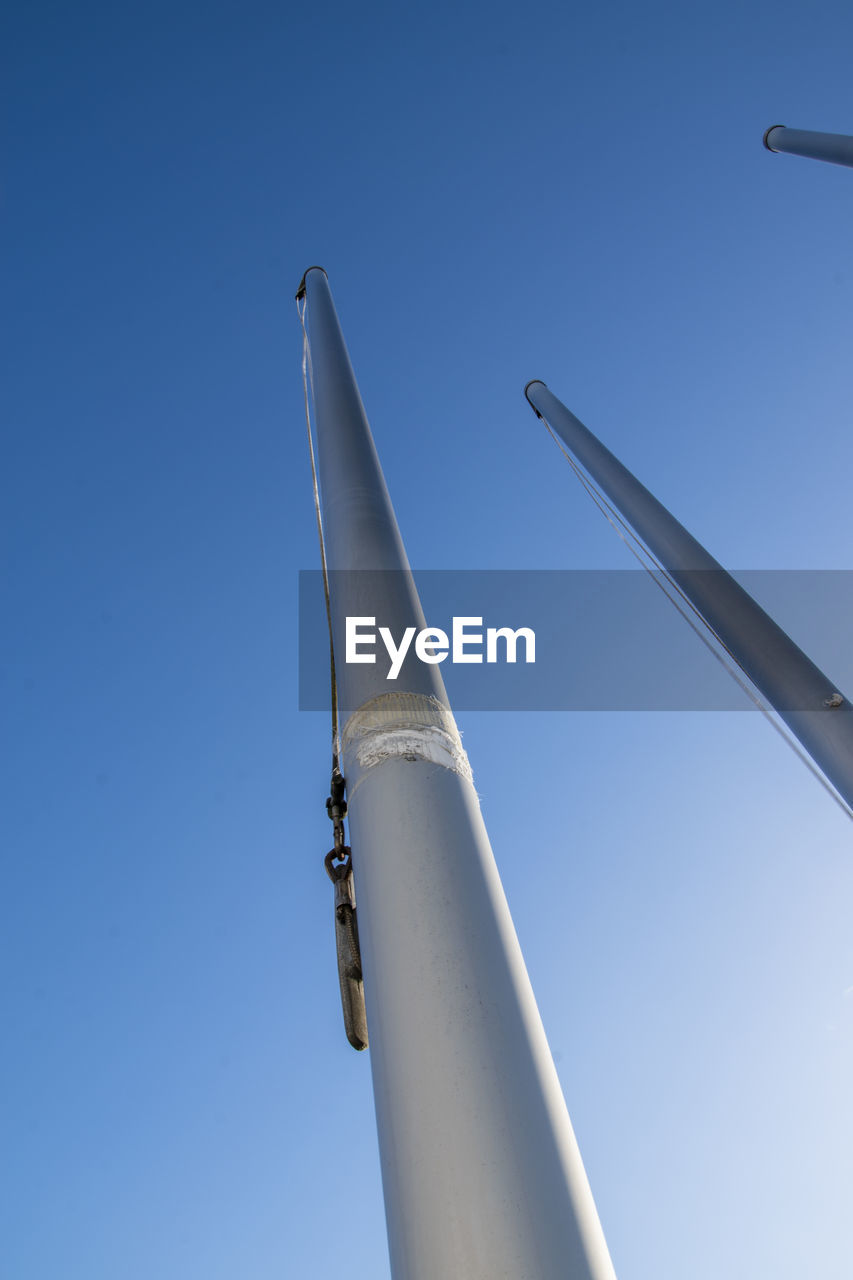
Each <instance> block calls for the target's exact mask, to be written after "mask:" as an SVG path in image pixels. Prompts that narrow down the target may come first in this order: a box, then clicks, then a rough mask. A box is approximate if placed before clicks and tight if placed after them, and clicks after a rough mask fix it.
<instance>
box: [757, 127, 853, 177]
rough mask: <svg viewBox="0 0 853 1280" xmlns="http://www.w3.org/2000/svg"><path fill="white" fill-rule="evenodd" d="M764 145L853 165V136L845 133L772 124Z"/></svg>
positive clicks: (816, 158)
mask: <svg viewBox="0 0 853 1280" xmlns="http://www.w3.org/2000/svg"><path fill="white" fill-rule="evenodd" d="M764 145H765V147H766V148H767V150H768V151H788V152H790V154H791V155H794V156H808V157H809V158H810V159H811V160H828V161H829V163H830V164H844V165H847V166H848V167H853V138H851V137H848V135H847V134H845V133H813V132H812V131H811V130H809V129H786V128H785V126H784V125H783V124H772V125H771V126H770V128H769V129H768V130H767V132H766V133H765V135H764Z"/></svg>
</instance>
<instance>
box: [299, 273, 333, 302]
mask: <svg viewBox="0 0 853 1280" xmlns="http://www.w3.org/2000/svg"><path fill="white" fill-rule="evenodd" d="M309 271H322V273H323V275H324V276H325V277H326V279H327V280H328V278H329V273H328V271H327V270H326V268H325V267H309V268H308V270H307V271H306V272H305V274H304V275H303V277H302V279H301V280H300V281H299V288H298V289H297V290H296V301H297V302H299V300H300V299H301V298H304V297H305V280H306V278H307V276H308V272H309Z"/></svg>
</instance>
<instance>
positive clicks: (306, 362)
mask: <svg viewBox="0 0 853 1280" xmlns="http://www.w3.org/2000/svg"><path fill="white" fill-rule="evenodd" d="M307 306H308V295H307V293H306V294H304V295H303V298H302V306H301V307H300V306H299V299H298V298H297V301H296V311H297V314H298V316H299V322H300V324H301V325H302V387H303V390H304V392H305V425H306V427H307V429H308V453H309V455H310V458H311V483H312V484H313V487H314V514H315V516H316V517H317V536H318V538H319V540H320V563H321V564H322V566H323V594H324V596H325V599H326V622H327V624H328V627H329V679H330V682H331V690H332V769H333V771H334V770H335V769H337V768H338V767H339V760H340V752H341V741H340V735H339V733H338V681H337V677H336V675H335V642H334V640H333V638H332V602H331V596H330V593H329V566H328V561H327V560H326V538H325V535H324V533H323V515H322V511H321V509H320V486H319V484H318V482H317V462H316V459H315V456H314V432H313V430H312V428H311V408H310V397H309V394H308V375H309V370H310V372H311V389H312V391H313V389H314V373H313V369H311V347H310V344H309V342H308V330H307V328H306V327H305V309H306V307H307Z"/></svg>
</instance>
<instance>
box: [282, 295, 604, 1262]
mask: <svg viewBox="0 0 853 1280" xmlns="http://www.w3.org/2000/svg"><path fill="white" fill-rule="evenodd" d="M306 289H307V296H308V305H307V312H306V319H307V323H308V330H309V337H310V348H311V362H312V378H313V387H314V399H315V409H316V421H317V434H318V438H319V458H320V484H321V491H322V499H323V517H324V522H325V530H326V546H327V551H328V556H329V563H330V569H331V571H332V609H333V628H334V633H335V636H336V638H338V643H339V646H340V645H341V644H342V640H341V639H340V637H341V636H342V635H343V630H344V621H343V620H344V617H345V615H346V612H347V609H350V610H351V608H352V605H353V602H354V598H355V603H356V604H357V606H358V610H357V611H358V612H359V613H364V614H370V615H374V614H376V615H379V614H380V613H382V614H384V615H385V616H388V612H389V610H390V611H391V613H392V614H393V615H394V616H395V618H396V619H397V621H398V623H399V624H400V625H402V624H405V623H408V624H409V625H417V624H418V623H419V620H420V618H421V616H422V615H421V610H420V605H419V603H418V599H417V593H416V591H415V588H414V583H413V582H412V579H411V575H410V573H409V570H408V564H407V561H406V557H405V552H404V550H403V545H402V542H401V539H400V535H399V532H398V529H397V524H396V521H395V519H394V513H393V510H392V508H391V503H390V499H389V497H388V492H387V489H386V487H385V483H384V480H383V477H382V473H381V470H380V466H379V461H378V458H377V456H376V450H375V448H374V445H373V440H372V438H371V435H370V429H369V427H368V424H367V419H366V417H365V414H364V408H363V406H362V403H361V398H360V396H359V394H358V389H357V387H356V383H355V378H354V376H353V373H352V368H351V366H350V362H349V358H348V356H347V352H346V348H345V346H344V342H343V338H342V336H341V332H340V328H339V326H338V322H337V317H336V315H335V311H334V306H333V303H332V298H331V293H330V291H329V287H328V282H327V280H326V277H325V273H323V272H321V271H319V270H312V271H310V272H309V273H307V279H306ZM354 569H358V570H376V569H378V570H381V571H383V572H380V573H378V574H377V573H367V574H365V575H364V576H363V578H362V576H361V575H359V576H358V583H361V585H356V586H350V585H348V584H349V582H350V576H351V575H349V574H345V575H344V576H343V577H341V576H340V575H341V571H348V570H349V571H351V570H354ZM389 571H390V572H389ZM336 582H337V583H338V585H339V587H340V588H341V589H340V590H336V586H335V584H336ZM395 625H397V624H396V623H395ZM420 625H423V624H422V623H420ZM418 668H419V669H418ZM418 668H407V669H405V670H404V675H403V676H401V678H400V680H398V681H397V682H396V686H395V689H396V692H395V694H393V695H389V694H388V689H387V682H386V681H385V680H384V678H382V675H381V671H380V670H379V668H378V667H374V666H369V665H347V664H345V663H343V662H342V661H340V660H339V662H338V673H339V681H340V692H341V705H342V707H343V717H342V718H343V719H345V720H346V721H347V723H345V724H344V726H343V732H342V741H343V759H344V769H345V772H346V776H347V782H348V794H349V819H350V840H351V843H352V850H353V866H354V873H355V880H356V889H357V894H358V912H359V931H360V941H361V955H362V966H363V971H364V989H365V998H366V1004H367V1019H368V1026H369V1032H370V1051H369V1052H370V1060H371V1067H372V1072H373V1082H374V1095H375V1105H376V1121H377V1128H378V1132H379V1147H380V1156H381V1163H382V1178H383V1187H384V1194H385V1206H386V1214H387V1221H388V1238H389V1246H390V1255H391V1270H392V1274H393V1276H394V1280H451V1278H452V1280H457V1278H458V1280H463V1277H464V1280H522V1277H529V1278H530V1280H534V1278H535V1280H613V1278H614V1272H613V1268H612V1265H611V1262H610V1258H609V1255H608V1252H607V1247H606V1245H605V1242H604V1237H603V1234H602V1231H601V1227H600V1224H599V1221H598V1216H597V1213H596V1210H595V1206H594V1204H593V1201H592V1196H591V1194H590V1191H589V1186H588V1184H587V1179H586V1175H585V1173H584V1170H583V1166H582V1163H581V1159H580V1155H579V1152H578V1149H577V1144H576V1142H575V1139H574V1135H573V1132H572V1128H571V1124H570V1122H569V1117H568V1113H567V1111H566V1107H565V1103H564V1101H563V1097H562V1093H561V1090H560V1085H559V1081H558V1078H557V1074H556V1071H555V1068H554V1065H553V1061H552V1059H551V1055H550V1052H549V1049H548V1045H547V1042H546V1040H545V1034H544V1031H543V1028H542V1023H541V1020H540V1018H539V1014H538V1011H537V1008H536V1003H535V1000H534V997H533V992H532V989H531V987H530V982H529V979H528V976H527V973H526V970H525V967H524V961H523V959H522V956H521V951H520V949H519V945H518V941H517V939H516V935H515V930H514V928H513V925H512V921H511V919H510V915H509V910H508V907H507V904H506V900H505V897H504V894H503V889H502V887H501V883H500V879H499V876H498V872H497V868H496V866H495V862H494V858H493V855H492V851H491V848H490V846H489V841H488V836H487V834H486V830H485V827H484V824H483V819H482V816H481V813H480V806H479V802H478V799H477V795H476V792H475V791H474V788H473V785H472V783H471V780H470V776H469V775H468V773H467V768H466V765H465V760H464V753H463V752H462V750H461V743H459V741H458V733H457V731H456V729H455V725H454V723H453V720H452V716H451V715H450V712H449V709H448V707H447V699H446V696H445V693H444V689H443V685H442V682H441V679H440V676H439V675H438V671H437V669H436V668H435V667H431V666H428V665H426V664H423V663H420V664H418Z"/></svg>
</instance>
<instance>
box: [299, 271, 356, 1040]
mask: <svg viewBox="0 0 853 1280" xmlns="http://www.w3.org/2000/svg"><path fill="white" fill-rule="evenodd" d="M300 302H301V304H302V305H301V307H300V305H299V304H300ZM307 304H308V298H307V294H306V291H305V281H304V278H303V281H302V284H301V285H300V287H299V291H298V293H297V295H296V309H297V312H298V314H299V320H300V323H301V325H302V385H303V388H304V392H305V424H306V427H307V429H308V452H309V456H310V458H311V481H312V484H313V488H314V513H315V515H316V517H317V536H318V538H319V541H320V563H321V565H322V569H323V593H324V596H325V601H326V622H327V624H328V628H329V679H330V683H331V697H332V779H331V785H330V789H329V790H330V794H329V797H328V799H327V800H326V812H327V813H328V815H329V817H330V819H331V821H332V823H333V825H334V845H333V847H332V848H331V849H330V850H329V852H328V853H327V854H326V857H325V860H324V863H325V867H326V871H327V872H328V875H329V878H330V880H331V881H332V883H333V885H334V886H335V946H336V950H337V957H338V982H339V984H340V989H341V1008H342V1010H343V1015H344V1030H345V1031H346V1036H347V1039H348V1040H349V1042H350V1044H351V1045H352V1047H353V1048H354V1049H366V1048H367V1014H366V1011H365V1007H364V982H363V980H362V972H361V950H360V947H359V942H358V920H357V917H356V908H355V882H354V880H353V871H352V850H351V849H350V847H349V845H348V844H347V843H346V833H345V829H344V818H345V816H346V812H347V802H346V799H345V798H344V797H345V793H346V779H345V778H344V776H343V774H342V773H341V769H340V737H339V731H338V686H337V680H336V677H335V645H334V639H333V636H332V605H331V596H330V593H329V567H328V562H327V560H326V539H325V536H324V534H323V516H322V512H321V509H320V487H319V484H318V481H317V463H316V457H315V452H314V433H313V431H312V429H311V408H310V397H309V394H308V380H309V375H310V371H311V348H310V345H309V343H308V330H307V328H306V325H305V308H306V306H307ZM311 382H312V388H313V377H312V378H311Z"/></svg>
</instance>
